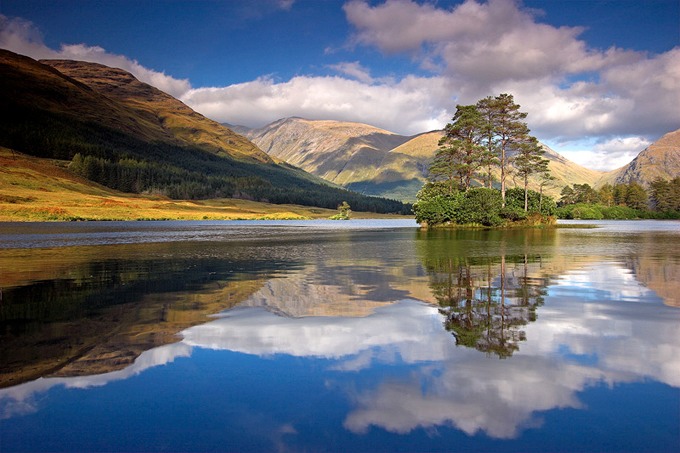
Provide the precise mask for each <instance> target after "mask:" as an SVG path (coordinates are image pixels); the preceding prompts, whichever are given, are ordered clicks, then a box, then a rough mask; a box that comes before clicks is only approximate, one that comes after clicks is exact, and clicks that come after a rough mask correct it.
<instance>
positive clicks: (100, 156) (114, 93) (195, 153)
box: [0, 50, 404, 212]
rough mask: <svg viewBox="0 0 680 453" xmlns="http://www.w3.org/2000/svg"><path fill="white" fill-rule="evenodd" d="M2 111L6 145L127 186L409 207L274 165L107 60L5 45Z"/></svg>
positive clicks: (179, 193)
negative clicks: (34, 54) (26, 52)
mask: <svg viewBox="0 0 680 453" xmlns="http://www.w3.org/2000/svg"><path fill="white" fill-rule="evenodd" d="M0 114H1V115H2V118H3V121H2V122H0V146H4V147H6V148H8V149H12V150H16V151H20V152H23V153H26V154H29V155H32V156H35V157H40V158H47V159H58V160H62V161H72V162H71V165H70V166H69V169H70V170H71V171H73V172H75V173H78V174H79V175H81V176H85V177H86V178H88V179H90V180H92V181H95V182H98V183H100V184H103V185H105V186H107V187H110V188H112V189H117V190H121V191H123V192H132V193H154V194H159V195H166V196H169V197H171V198H182V199H206V198H244V199H249V200H255V201H268V202H271V203H295V204H301V205H307V206H320V207H326V208H331V209H335V208H336V207H337V206H338V205H339V204H340V203H341V202H342V201H347V202H348V203H350V205H351V206H352V208H353V209H354V210H357V211H371V212H400V211H403V210H404V206H403V205H402V204H401V203H397V202H394V201H390V200H379V199H375V198H369V197H365V196H362V195H359V194H356V193H351V192H348V191H347V190H344V189H342V188H339V187H337V186H333V185H332V184H330V183H328V182H327V181H324V180H322V179H321V178H318V177H316V176H313V175H311V174H308V173H306V172H304V171H303V170H301V169H299V168H296V167H293V166H291V165H289V164H286V163H277V162H275V161H274V160H273V159H272V158H271V157H269V156H268V155H267V154H266V153H264V152H263V151H262V150H260V149H259V148H258V147H257V146H256V145H254V144H253V143H252V142H251V141H249V140H248V139H246V138H245V137H243V136H242V135H239V134H236V133H235V132H233V131H231V130H230V129H229V128H227V127H225V126H223V125H221V124H219V123H217V122H215V121H212V120H210V119H208V118H205V117H204V116H203V115H200V114H199V113H197V112H194V111H193V110H191V109H190V108H189V107H187V106H186V105H184V104H183V103H182V102H180V101H178V100H177V99H174V98H173V97H171V96H169V95H167V94H166V93H163V92H162V91H160V90H158V89H156V88H154V87H152V86H150V85H147V84H145V83H142V82H140V81H139V80H137V79H136V78H134V77H133V76H132V75H131V74H129V73H127V72H125V71H123V70H120V69H115V68H109V67H107V66H103V65H100V64H95V63H86V62H77V61H63V60H50V61H44V62H38V61H36V60H33V59H31V58H28V57H25V56H21V55H17V54H15V53H12V52H9V51H6V50H0ZM63 164H65V163H63Z"/></svg>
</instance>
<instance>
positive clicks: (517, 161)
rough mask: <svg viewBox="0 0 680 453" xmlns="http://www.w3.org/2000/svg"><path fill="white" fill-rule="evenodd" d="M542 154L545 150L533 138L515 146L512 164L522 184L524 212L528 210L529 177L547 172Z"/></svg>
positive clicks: (546, 163)
mask: <svg viewBox="0 0 680 453" xmlns="http://www.w3.org/2000/svg"><path fill="white" fill-rule="evenodd" d="M544 154H545V150H544V149H543V147H542V146H541V145H540V144H539V143H538V140H536V139H535V138H534V137H531V136H527V138H526V139H525V141H523V142H521V143H518V145H517V154H516V155H515V157H514V158H513V164H514V166H515V169H516V170H517V174H518V175H519V176H520V177H521V178H522V182H523V184H524V212H527V211H528V209H529V176H530V175H533V174H534V173H547V172H548V162H549V161H548V159H544V158H543V155H544Z"/></svg>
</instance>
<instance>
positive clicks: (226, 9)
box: [0, 0, 680, 169]
mask: <svg viewBox="0 0 680 453" xmlns="http://www.w3.org/2000/svg"><path fill="white" fill-rule="evenodd" d="M0 15H1V17H0V47H2V48H7V49H10V50H13V51H15V52H18V53H22V54H24V55H29V56H31V57H34V58H72V59H82V60H88V61H97V62H100V63H103V64H107V65H110V66H118V67H122V68H123V69H126V70H129V71H131V72H133V73H134V74H135V75H136V76H137V77H138V78H140V79H141V80H143V81H145V82H148V83H151V84H153V85H155V86H158V87H159V88H161V89H163V90H165V91H167V92H169V93H171V94H173V95H174V96H176V97H178V98H179V99H181V100H182V101H184V102H185V103H186V104H188V105H189V106H191V107H193V108H194V109H196V110H197V111H199V112H201V113H203V114H204V115H206V116H208V117H210V118H213V119H215V120H217V121H220V122H228V123H232V124H242V125H247V126H251V127H259V126H262V125H264V124H267V123H269V122H271V121H274V120H276V119H279V118H282V117H287V116H302V117H306V118H310V119H337V120H347V121H359V122H365V123H369V124H372V125H375V126H378V127H382V128H385V129H387V130H391V131H393V132H397V133H401V134H407V135H410V134H416V133H419V132H424V131H426V130H431V129H435V128H441V127H443V126H444V125H445V124H446V122H447V120H449V119H450V118H451V116H452V115H453V112H454V111H455V106H456V104H466V103H474V102H475V101H476V100H477V99H479V98H481V97H485V96H488V95H496V94H499V93H502V92H509V93H512V94H513V95H514V96H515V99H516V101H517V102H518V103H519V104H521V105H522V109H523V110H524V111H526V112H528V113H529V117H528V123H529V127H530V128H531V129H532V132H533V133H534V135H536V136H537V137H538V138H539V139H540V140H541V141H543V142H544V143H546V144H548V145H549V146H551V147H552V148H553V149H555V150H556V151H558V152H561V153H563V154H564V155H566V156H567V157H568V158H570V159H572V160H574V161H576V162H578V163H581V164H584V165H586V166H588V167H590V168H598V169H612V168H615V167H618V166H621V165H623V164H626V163H627V162H629V161H630V160H631V159H632V158H633V157H634V156H635V155H636V154H637V153H638V152H639V151H641V150H642V149H644V148H645V147H646V146H647V145H648V144H650V143H651V142H653V141H654V140H656V139H657V138H659V137H660V136H661V135H662V134H664V133H666V132H670V131H672V130H676V129H678V128H680V108H679V107H678V106H679V105H680V1H678V0H647V1H633V0H611V1H596V0H524V1H523V2H519V1H517V2H515V1H510V0H493V1H472V0H468V1H464V2H463V1H411V0H388V1H382V0H381V1H370V2H369V1H362V0H353V1H340V0H338V1H336V0H327V1H324V0H316V1H311V0H249V1H245V0H244V1H238V0H226V1H218V0H211V1H203V0H193V1H182V0H164V1H139V0H134V1H129V0H109V1H99V0H90V1H87V0H60V1H56V0H53V1H47V0H40V1H37V0H0Z"/></svg>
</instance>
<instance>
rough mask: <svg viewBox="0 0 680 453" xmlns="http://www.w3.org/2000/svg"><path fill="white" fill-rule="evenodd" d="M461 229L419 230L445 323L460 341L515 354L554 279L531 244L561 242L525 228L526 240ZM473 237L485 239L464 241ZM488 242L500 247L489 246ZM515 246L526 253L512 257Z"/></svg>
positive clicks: (492, 352)
mask: <svg viewBox="0 0 680 453" xmlns="http://www.w3.org/2000/svg"><path fill="white" fill-rule="evenodd" d="M460 233H461V232H420V233H419V241H418V245H419V251H420V255H421V257H422V260H423V264H424V266H425V268H426V269H427V272H428V274H429V276H430V288H431V290H432V294H433V296H434V297H435V299H436V300H437V302H438V303H439V305H440V307H441V308H440V312H441V313H442V314H443V315H444V316H445V321H444V326H445V328H446V329H447V330H449V331H450V332H451V333H452V334H453V336H454V337H455V339H456V345H459V346H467V347H472V348H475V349H477V350H479V351H482V352H485V353H487V354H489V355H495V356H497V357H499V358H506V357H509V356H511V355H512V354H513V353H515V352H516V351H518V350H519V344H520V342H523V341H525V340H526V332H525V330H524V329H523V326H525V325H527V324H528V323H530V322H533V321H535V320H536V316H537V314H536V310H537V308H538V307H540V306H541V305H543V302H544V296H545V295H546V287H547V285H548V284H549V275H547V274H546V270H545V269H543V268H542V264H543V257H542V256H541V255H529V254H528V253H527V251H528V249H529V247H528V244H529V243H531V244H532V250H534V247H536V246H538V247H548V246H550V245H552V243H554V241H555V234H554V233H555V232H554V231H540V230H534V231H528V232H524V233H523V234H522V236H521V241H517V240H516V239H518V238H516V237H515V238H513V237H512V235H508V234H503V235H500V236H499V235H498V234H497V233H498V232H489V231H478V232H469V234H466V235H464V236H461V234H460ZM505 233H507V232H505ZM452 235H457V236H458V237H453V238H452V237H451V236H452ZM471 239H472V240H474V241H475V242H478V243H479V244H477V245H476V247H470V244H465V245H461V242H462V241H470V240H471ZM513 239H515V240H514V241H513ZM482 244H485V245H491V246H492V247H495V249H494V250H493V251H491V250H486V249H485V246H484V245H482ZM496 247H497V248H496ZM509 247H510V249H511V251H512V252H513V253H516V252H517V251H522V250H524V254H521V255H507V256H506V250H507V249H508V248H509ZM469 250H474V251H472V252H470V251H469ZM461 251H466V252H465V253H461ZM490 252H491V253H490ZM548 261H549V260H548Z"/></svg>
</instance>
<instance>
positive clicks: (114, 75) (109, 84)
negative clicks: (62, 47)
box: [41, 60, 271, 162]
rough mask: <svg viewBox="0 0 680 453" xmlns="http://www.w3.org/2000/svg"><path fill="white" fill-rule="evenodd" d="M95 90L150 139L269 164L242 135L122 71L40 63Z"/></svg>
mask: <svg viewBox="0 0 680 453" xmlns="http://www.w3.org/2000/svg"><path fill="white" fill-rule="evenodd" d="M41 63H44V64H46V65H48V66H51V67H53V68H55V69H57V70H58V71H59V72H60V73H62V74H64V75H66V76H68V77H71V78H73V79H74V80H77V81H79V82H82V83H84V84H85V85H87V86H89V87H90V88H92V89H93V90H94V91H96V92H98V93H101V94H104V95H106V96H107V97H109V98H111V99H113V100H116V101H119V102H121V103H122V104H124V105H126V106H128V107H130V109H131V110H132V111H133V112H134V113H135V114H136V115H135V119H136V120H137V121H142V122H143V123H144V125H145V128H146V129H147V130H148V131H150V132H151V134H152V136H151V137H149V138H152V139H156V140H161V141H163V140H168V141H170V142H172V143H177V142H179V143H184V144H187V145H193V146H199V147H201V148H203V149H206V150H208V151H212V152H215V153H225V154H226V155H228V156H231V157H235V158H252V159H254V160H257V161H260V162H271V159H270V158H269V157H268V156H267V154H266V153H264V152H262V151H261V150H260V149H259V148H258V147H257V146H255V145H254V144H253V143H252V142H250V141H249V140H247V139H246V138H245V137H243V136H242V135H239V134H237V133H234V132H233V131H231V130H230V129H229V128H227V127H225V126H223V125H221V124H219V123H217V122H215V121H212V120H210V119H208V118H206V117H204V116H203V115H201V114H200V113H197V112H195V111H193V110H192V109H191V108H189V107H187V106H186V105H185V104H183V103H182V102H180V101H179V100H177V99H175V98H173V97H172V96H170V95H168V94H166V93H164V92H162V91H160V90H158V89H157V88H154V87H152V86H151V85H148V84H146V83H142V82H140V81H139V80H137V79H136V78H135V77H134V76H132V74H130V73H128V72H126V71H123V70H122V69H117V68H110V67H108V66H104V65H100V64H96V63H87V62H83V61H71V60H41Z"/></svg>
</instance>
